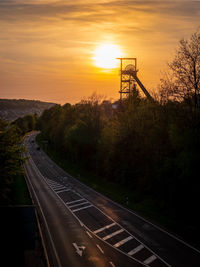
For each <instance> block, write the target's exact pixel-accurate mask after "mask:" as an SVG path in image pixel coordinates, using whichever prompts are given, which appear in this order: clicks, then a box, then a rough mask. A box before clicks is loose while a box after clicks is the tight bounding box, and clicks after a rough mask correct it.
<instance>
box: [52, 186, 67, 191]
mask: <svg viewBox="0 0 200 267" xmlns="http://www.w3.org/2000/svg"><path fill="white" fill-rule="evenodd" d="M52 188H53V190H61V189H64V188H66V187H65V186H63V185H58V186H52Z"/></svg>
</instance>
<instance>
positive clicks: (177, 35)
mask: <svg viewBox="0 0 200 267" xmlns="http://www.w3.org/2000/svg"><path fill="white" fill-rule="evenodd" d="M199 26H200V2H198V1H195V2H193V1H176V2H174V1H142V0H141V1H131V0H121V1H115V0H101V1H100V0H74V1H68V0H65V1H54V0H33V1H32V0H26V1H25V0H5V1H4V0H0V98H16V99H18V98H24V99H38V100H42V101H51V102H57V103H61V104H64V103H66V102H70V103H76V102H78V101H80V100H81V99H82V98H84V97H88V96H90V95H91V94H92V93H93V92H96V93H97V94H102V95H104V96H106V97H107V98H109V99H110V98H112V99H113V100H114V99H117V98H118V97H119V94H118V90H119V69H118V67H119V65H115V66H114V68H111V69H106V68H105V67H104V65H102V64H100V63H99V64H98V60H100V59H97V57H99V54H98V53H100V57H101V55H102V57H103V56H105V55H103V54H102V52H98V51H99V49H100V50H101V49H102V46H103V47H104V46H105V45H110V46H111V48H112V47H113V49H111V50H112V51H113V50H114V48H116V51H118V52H117V53H119V54H120V55H119V56H125V57H137V59H138V68H139V73H138V76H139V77H140V78H141V80H142V82H143V83H144V85H145V86H146V87H147V89H149V90H150V91H153V90H155V89H156V86H157V84H158V83H159V79H160V78H161V76H162V72H163V71H164V70H165V69H166V63H167V61H170V59H172V58H173V55H174V53H175V49H176V48H177V45H178V42H179V40H180V39H181V38H188V37H189V36H190V35H191V34H192V33H193V32H195V31H196V30H197V29H198V28H199ZM108 54H109V53H108ZM116 56H118V55H116Z"/></svg>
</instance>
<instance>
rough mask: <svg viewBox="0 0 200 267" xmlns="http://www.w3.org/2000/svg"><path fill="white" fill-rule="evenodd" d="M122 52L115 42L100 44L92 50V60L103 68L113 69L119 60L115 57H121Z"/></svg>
mask: <svg viewBox="0 0 200 267" xmlns="http://www.w3.org/2000/svg"><path fill="white" fill-rule="evenodd" d="M121 56H122V52H121V51H120V48H119V46H117V45H115V44H102V45H99V46H98V47H97V48H96V50H95V51H94V57H93V60H94V62H95V66H97V67H99V68H103V69H114V68H116V67H117V66H118V64H119V61H118V60H117V59H116V58H117V57H121Z"/></svg>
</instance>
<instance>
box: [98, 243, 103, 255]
mask: <svg viewBox="0 0 200 267" xmlns="http://www.w3.org/2000/svg"><path fill="white" fill-rule="evenodd" d="M96 246H97V247H98V249H99V250H100V251H101V253H102V254H104V251H103V249H102V248H101V247H100V246H99V245H98V244H96Z"/></svg>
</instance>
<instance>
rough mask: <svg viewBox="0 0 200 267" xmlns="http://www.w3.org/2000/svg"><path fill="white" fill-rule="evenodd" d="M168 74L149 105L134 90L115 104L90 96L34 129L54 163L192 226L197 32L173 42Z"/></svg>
mask: <svg viewBox="0 0 200 267" xmlns="http://www.w3.org/2000/svg"><path fill="white" fill-rule="evenodd" d="M169 69H170V71H169V73H168V74H166V75H165V77H164V78H163V79H162V80H161V83H160V85H159V95H158V97H157V100H155V101H149V100H148V99H145V98H142V97H141V96H140V94H139V92H138V91H137V90H135V91H134V92H133V94H132V95H131V96H130V97H129V98H127V99H124V100H122V101H118V102H117V103H115V105H113V103H111V102H110V101H106V100H104V101H100V99H99V98H98V97H97V96H95V95H93V96H92V97H91V98H89V99H88V100H84V101H81V102H80V103H78V104H75V105H71V104H69V103H67V104H65V105H63V106H61V105H56V106H54V107H52V108H50V109H49V110H45V111H44V112H43V114H42V115H41V117H40V118H39V128H40V129H41V132H42V137H43V138H44V139H45V140H47V141H48V142H49V144H50V146H51V147H53V148H54V149H55V150H56V151H57V152H58V153H59V154H60V157H63V158H66V159H68V161H69V162H71V163H72V164H77V166H79V167H81V168H83V169H84V170H87V171H90V172H92V173H95V174H96V175H97V176H98V177H99V179H101V180H102V182H103V181H105V180H106V181H112V182H113V183H118V184H120V185H122V186H123V187H127V188H129V189H130V190H132V191H133V193H134V194H135V195H137V201H142V200H143V199H145V198H150V199H152V200H153V202H154V203H155V206H156V208H157V209H158V210H159V211H161V213H162V212H163V213H164V214H167V215H169V216H171V217H174V218H176V219H177V220H178V221H179V220H180V221H181V220H183V219H184V221H185V222H186V221H189V218H190V221H192V224H193V223H194V224H196V223H197V219H196V215H195V214H196V212H197V210H198V200H199V193H200V189H199V188H200V179H199V158H200V107H199V90H200V34H199V33H198V32H197V33H195V34H193V35H192V37H191V38H190V39H189V40H181V41H180V44H179V49H178V51H177V54H176V56H175V59H174V60H173V61H172V63H170V64H169ZM116 107H117V108H116ZM186 210H187V213H188V217H187V218H186V216H185V211H186ZM198 223H199V222H198ZM190 227H191V228H192V227H194V225H192V226H191V223H190ZM189 230H191V229H189Z"/></svg>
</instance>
